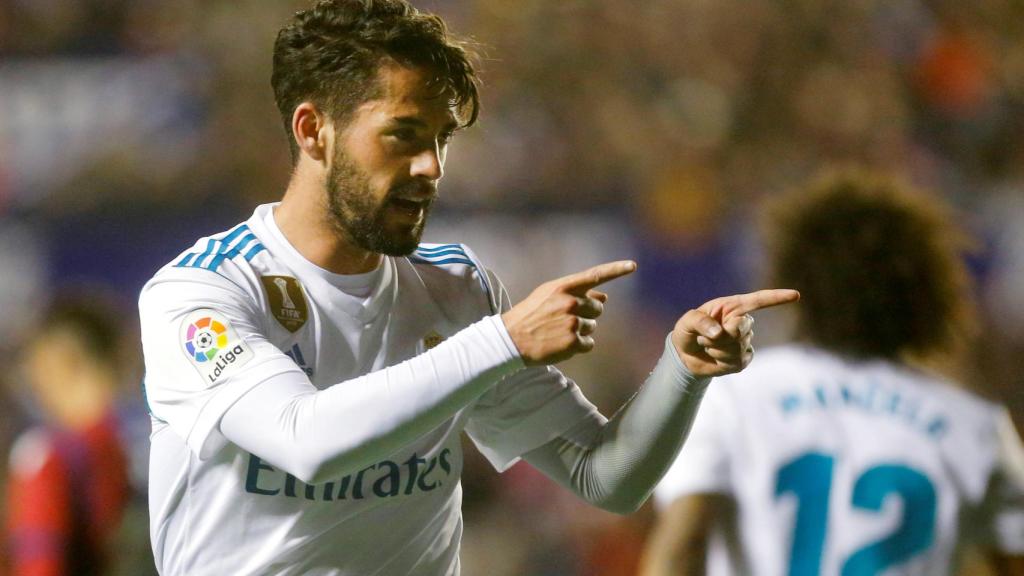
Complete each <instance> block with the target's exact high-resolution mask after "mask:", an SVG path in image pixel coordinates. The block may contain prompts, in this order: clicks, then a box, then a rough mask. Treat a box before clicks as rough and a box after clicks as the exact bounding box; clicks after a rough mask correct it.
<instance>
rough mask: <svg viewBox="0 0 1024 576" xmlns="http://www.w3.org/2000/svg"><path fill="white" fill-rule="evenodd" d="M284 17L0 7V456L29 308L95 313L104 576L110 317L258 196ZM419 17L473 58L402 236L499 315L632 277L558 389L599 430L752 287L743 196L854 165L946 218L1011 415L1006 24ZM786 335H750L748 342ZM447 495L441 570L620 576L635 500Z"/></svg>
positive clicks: (1015, 300) (843, 15) (267, 178)
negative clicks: (673, 348) (505, 301)
mask: <svg viewBox="0 0 1024 576" xmlns="http://www.w3.org/2000/svg"><path fill="white" fill-rule="evenodd" d="M306 4H307V3H306V2H298V1H274V2H268V1H266V0H245V1H230V2H229V1H226V0H179V1H176V2H161V1H156V0H77V1H70V0H0V266H2V273H0V381H2V384H3V386H2V387H0V390H2V391H0V462H6V455H7V451H8V450H9V447H10V443H11V441H12V438H13V437H14V436H15V435H16V434H17V432H18V431H19V430H21V429H22V428H23V427H24V426H26V425H27V424H28V423H29V422H30V421H31V417H32V409H31V404H30V402H28V401H27V400H26V397H25V393H24V387H23V386H22V383H21V382H20V380H21V375H20V373H19V343H20V342H21V341H23V339H24V338H25V337H26V336H27V335H29V334H31V333H32V327H33V321H34V319H35V318H36V317H37V315H38V313H39V311H40V309H41V307H42V306H43V305H45V303H46V301H47V299H48V298H49V297H50V296H51V295H53V294H55V293H58V292H62V291H67V290H87V291H95V292H97V293H103V294H106V295H111V296H112V297H114V298H116V299H117V300H118V301H119V302H120V304H121V307H122V312H123V315H122V317H121V318H119V320H120V321H122V322H123V323H124V326H125V327H126V329H127V330H128V331H129V337H128V338H127V339H126V343H125V361H124V373H125V376H124V393H123V398H122V404H123V406H122V407H121V409H120V412H121V414H122V415H123V429H124V436H125V439H126V442H127V444H128V445H129V446H130V448H131V453H132V455H133V474H134V480H135V483H136V485H137V487H138V488H139V490H140V495H139V496H138V498H137V499H136V504H135V505H134V507H133V508H132V510H131V512H130V514H129V515H128V517H127V519H126V522H125V528H124V530H122V532H123V535H124V539H125V543H124V544H123V545H122V546H121V548H120V550H121V551H122V556H123V557H122V562H121V566H120V568H119V573H122V574H147V573H152V572H153V570H152V568H151V560H150V558H149V556H148V555H149V551H148V540H147V534H146V510H145V504H144V502H145V501H144V497H143V495H142V492H141V491H143V490H144V488H145V474H146V462H145V453H146V448H147V439H146V433H147V429H148V422H147V419H146V417H145V414H144V407H143V405H142V400H141V397H140V394H139V389H138V381H139V378H140V375H141V367H140V363H141V361H140V358H139V355H138V344H137V327H136V319H135V316H136V311H135V307H134V301H135V298H136V295H137V293H138V291H139V289H140V287H141V286H142V284H143V282H144V281H145V280H146V279H147V278H148V277H149V276H150V275H151V274H152V273H153V272H154V271H155V270H156V269H157V268H158V267H159V266H160V265H162V264H163V263H164V262H166V261H168V260H169V259H170V258H172V257H173V256H175V255H176V254H177V253H178V252H179V251H180V250H182V249H184V248H185V247H186V246H187V245H189V244H190V243H191V242H192V241H193V240H194V239H195V238H196V237H198V236H201V235H205V234H208V233H211V232H214V231H218V230H223V229H226V228H227V227H228V226H230V225H232V224H234V223H235V222H237V221H239V220H241V219H244V218H246V217H247V216H248V215H249V214H250V213H251V210H252V208H253V207H254V206H255V205H256V204H257V203H261V202H267V201H272V200H275V199H277V198H278V197H279V196H280V194H281V192H282V190H283V187H284V185H285V183H286V181H287V176H288V167H289V161H288V153H287V148H286V144H285V139H284V138H285V137H284V134H283V131H282V129H281V124H280V121H279V119H278V115H277V111H276V109H275V107H274V104H273V100H272V96H271V92H270V88H269V80H268V79H269V62H270V49H271V45H272V42H273V37H274V34H275V32H276V30H277V29H278V28H279V27H280V26H281V24H282V23H283V22H284V21H285V20H286V19H287V17H288V15H289V14H290V13H291V12H293V11H294V10H296V9H298V8H300V7H302V6H305V5H306ZM416 4H417V5H418V6H419V7H421V8H425V9H429V10H432V11H436V12H439V13H440V14H442V15H443V16H445V18H446V19H447V20H448V22H449V23H450V24H451V26H452V27H453V28H454V30H455V31H457V32H459V33H461V34H464V35H468V36H470V37H472V38H473V39H474V40H476V41H477V42H479V43H480V44H481V47H482V49H483V51H484V53H485V58H484V61H483V71H482V77H483V80H484V86H483V103H484V111H483V115H482V118H481V121H480V124H479V126H478V127H475V128H474V129H472V130H470V131H469V132H466V133H462V134H459V135H458V136H457V137H456V140H455V143H454V145H453V146H452V149H451V152H450V155H449V160H448V165H447V167H446V172H447V174H446V176H445V180H444V182H443V183H442V186H441V193H442V199H441V201H440V203H439V206H438V207H436V208H435V211H434V219H433V221H432V224H431V226H430V227H429V228H428V233H427V238H428V239H430V240H442V241H465V242H467V243H468V244H470V245H471V246H473V247H474V249H475V250H476V251H477V252H478V253H479V254H480V255H481V256H482V258H484V260H485V261H486V262H488V263H489V264H490V265H491V266H492V267H493V268H495V269H496V271H497V272H498V273H499V274H500V275H501V276H502V277H503V279H504V280H505V282H506V284H507V285H508V286H509V289H510V291H511V293H512V295H513V297H514V298H522V297H523V296H525V295H526V294H527V293H528V291H529V290H530V289H531V288H532V287H533V286H534V285H536V284H537V283H539V282H541V281H544V280H546V279H549V278H552V277H555V276H558V275H562V274H564V273H567V272H570V271H574V270H575V269H578V268H581V267H584V266H587V265H590V264H593V263H597V262H599V261H604V260H607V259H611V258H619V257H632V258H636V259H637V260H638V261H639V263H640V269H639V271H638V273H637V274H636V275H634V277H632V278H631V279H629V280H628V281H620V282H618V283H617V284H616V285H613V286H612V288H611V292H612V301H611V306H610V310H611V311H610V312H609V314H608V316H609V317H608V320H607V321H606V322H604V323H603V324H602V328H601V331H600V332H599V336H600V337H599V340H598V341H599V348H598V351H597V352H596V353H594V354H592V355H590V356H589V357H585V358H583V359H578V360H574V361H572V362H571V363H569V364H568V365H567V366H566V370H567V371H568V372H569V373H570V374H571V375H573V376H575V377H577V378H578V379H579V381H580V382H581V384H582V386H583V388H584V390H585V392H586V393H587V394H588V396H590V397H591V398H592V399H593V400H595V401H596V402H597V403H598V404H599V405H601V406H602V407H603V408H604V410H605V411H606V413H608V411H609V410H611V409H613V408H614V407H615V406H617V405H618V403H620V402H621V401H622V400H623V399H624V398H626V397H627V396H628V395H629V394H630V393H631V391H632V390H633V389H634V387H635V385H636V384H637V383H638V382H639V381H640V380H641V379H642V378H643V377H644V376H645V374H646V371H647V370H648V369H649V367H650V366H651V365H652V363H653V361H654V360H655V359H656V357H657V356H658V354H659V353H660V348H661V345H662V339H663V337H664V334H665V333H666V332H667V331H668V330H669V329H670V328H671V326H672V324H673V323H674V321H675V319H676V317H678V315H679V314H681V313H682V312H683V311H684V310H685V309H687V308H689V307H692V306H695V305H698V304H700V303H701V302H703V301H704V300H706V299H707V298H709V297H711V296H715V295H721V294H726V293H733V292H736V291H741V290H747V289H751V288H755V287H759V286H760V281H759V275H760V274H761V272H762V270H761V267H760V263H761V259H760V257H759V251H760V248H759V246H758V242H757V238H756V228H755V222H756V217H757V214H758V209H759V203H760V201H761V200H763V199H764V198H767V197H770V196H771V195H773V194H775V193H777V192H778V191H780V190H783V189H785V188H787V187H791V186H794V185H797V184H799V183H800V182H801V181H802V180H803V179H804V178H805V177H807V176H808V175H810V174H812V173H813V172H815V171H816V170H817V169H818V168H819V167H821V166H822V165H823V164H826V163H829V162H845V163H849V162H855V163H863V164H867V165H871V166H876V167H881V168H884V169H888V170H893V171H895V172H897V173H900V174H903V175H905V176H906V177H907V178H910V179H911V180H913V181H914V182H916V183H918V184H920V185H922V186H925V187H927V188H928V189H929V190H931V191H932V192H931V193H933V194H935V195H937V196H941V197H943V198H945V199H947V200H949V201H950V202H952V203H953V204H954V205H955V206H956V207H957V209H958V210H959V211H960V212H961V214H962V216H961V220H962V221H963V223H964V224H965V225H967V226H968V227H969V228H970V229H971V230H972V231H973V232H974V234H975V235H976V236H977V239H978V243H977V251H976V253H974V254H973V255H971V257H970V260H971V269H972V271H973V273H974V275H975V277H976V280H977V281H978V291H977V299H978V302H979V304H980V307H981V309H982V312H983V318H984V324H983V331H982V338H981V340H980V341H979V343H978V345H977V346H976V347H975V348H974V351H975V353H974V356H975V357H974V358H973V364H972V368H971V370H970V371H969V373H968V377H967V380H968V381H969V385H971V386H973V387H975V388H977V389H979V390H983V391H984V392H985V393H988V394H992V395H993V396H995V397H997V398H1000V399H1002V400H1003V401H1005V402H1006V403H1007V404H1009V405H1010V407H1011V408H1012V409H1013V411H1014V413H1015V414H1017V415H1024V396H1022V395H1021V394H1020V392H1019V391H1018V388H1019V386H1020V385H1021V383H1022V374H1024V365H1022V363H1021V361H1020V358H1021V357H1022V353H1024V295H1022V294H1024V140H1022V135H1024V130H1022V129H1024V114H1022V112H1024V4H1022V3H1020V2H1016V1H1013V0H974V1H972V2H969V3H965V2H957V1H953V0H929V1H924V0H876V1H872V0H647V1H645V2H643V3H639V4H638V3H634V2H631V1H629V0H589V1H584V0H563V1H559V2H548V1H544V0H421V1H419V2H416ZM784 328H785V319H784V318H783V317H776V316H773V315H767V316H766V317H765V318H764V319H763V320H762V321H759V325H758V338H759V345H761V346H764V345H766V344H767V343H769V342H771V341H777V340H778V339H780V338H782V337H783V336H784ZM1022 421H1024V420H1022ZM4 466H5V464H0V472H2V471H3V470H2V468H3V467H4ZM2 476H3V475H2V474H0V477H2ZM0 482H2V481H0ZM464 482H465V486H466V503H465V511H466V524H467V526H466V537H465V540H464V554H463V558H464V567H465V570H464V572H465V573H467V574H485V573H486V574H492V575H498V574H536V575H547V574H550V575H570V574H630V573H632V572H631V570H632V569H631V566H632V565H633V562H635V555H636V554H637V551H638V548H639V546H640V543H641V542H642V539H643V537H644V534H645V532H646V530H647V528H648V526H649V523H650V520H651V511H650V508H649V506H648V507H645V509H644V510H643V511H641V512H640V513H639V514H636V515H633V516H630V517H626V518H621V517H616V516H612V515H610V514H605V513H602V512H599V511H595V510H593V509H590V508H588V507H587V506H585V505H584V504H582V503H580V502H577V501H575V499H574V498H573V497H572V496H571V495H569V494H568V493H567V492H565V491H564V490H561V489H559V488H556V487H555V486H554V485H552V484H551V483H550V482H549V481H547V480H546V479H545V478H543V477H541V476H540V475H539V474H537V473H535V472H533V471H531V470H530V469H529V468H527V467H525V466H517V467H516V468H514V469H513V470H512V471H510V472H509V473H506V474H504V475H501V476H499V475H497V474H495V473H494V472H493V471H492V470H491V469H490V468H489V467H488V466H487V465H486V463H484V462H483V460H482V459H481V458H480V457H479V456H477V455H476V454H475V452H473V450H472V449H468V450H467V470H466V474H465V477H464ZM0 487H2V486H0ZM484 566H486V569H485V568H484ZM2 570H3V569H2V568H0V572H2Z"/></svg>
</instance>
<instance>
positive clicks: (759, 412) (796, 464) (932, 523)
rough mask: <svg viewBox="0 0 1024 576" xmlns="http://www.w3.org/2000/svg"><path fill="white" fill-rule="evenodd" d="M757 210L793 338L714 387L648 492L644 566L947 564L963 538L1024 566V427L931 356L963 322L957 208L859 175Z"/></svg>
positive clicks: (1007, 564)
mask: <svg viewBox="0 0 1024 576" xmlns="http://www.w3.org/2000/svg"><path fill="white" fill-rule="evenodd" d="M768 214H769V219H768V224H769V225H768V227H767V236H768V237H767V240H768V245H769V251H770V262H771V265H772V267H773V279H774V280H775V281H780V282H785V283H786V284H787V285H793V286H795V287H796V288H798V289H800V290H802V293H803V302H802V303H801V306H800V307H799V309H797V331H798V336H799V337H798V339H797V341H796V342H794V343H792V344H790V345H785V346H780V347H777V348H773V349H769V350H766V351H762V352H761V353H760V355H759V358H758V361H757V363H756V364H755V365H754V366H752V367H751V368H750V369H748V370H747V371H745V372H743V373H742V374H737V375H734V376H730V377H727V378H722V379H719V380H717V381H716V382H715V385H714V386H712V389H711V390H710V391H709V393H708V395H707V397H706V398H705V400H704V406H703V407H702V408H701V412H700V414H699V415H698V416H697V417H696V421H695V423H694V427H693V430H692V431H691V433H690V436H689V439H688V440H687V444H686V445H685V447H684V448H683V449H682V451H681V453H680V455H679V459H678V460H677V462H676V463H675V464H674V465H673V466H672V468H671V469H670V470H669V472H668V473H667V474H666V475H665V478H664V479H663V480H662V482H661V483H660V484H659V486H658V488H657V489H656V491H655V501H656V503H657V504H658V507H659V509H660V519H659V522H658V524H657V526H656V528H655V530H654V532H653V533H652V536H651V537H650V540H649V543H648V548H647V551H646V555H645V560H644V571H643V574H645V575H646V576H660V575H668V574H671V575H673V576H680V575H695V574H701V575H703V574H771V575H779V574H788V575H791V576H811V575H817V574H841V575H843V576H855V575H861V574H887V575H893V576H895V575H911V574H917V575H922V576H924V575H927V576H941V575H945V574H954V573H956V566H957V561H958V554H959V553H960V552H961V549H962V547H963V546H964V545H965V544H968V543H972V544H974V545H976V546H978V547H980V548H981V549H982V550H984V551H986V552H987V553H988V554H989V555H990V556H991V558H992V560H993V561H994V562H993V563H994V564H995V565H996V566H998V567H1000V570H1001V571H1000V573H1001V574H1024V572H1022V571H1021V569H1022V567H1024V564H1022V557H1021V554H1022V553H1024V477H1022V465H1024V461H1022V460H1021V458H1022V456H1021V454H1022V452H1021V446H1020V440H1019V439H1018V437H1017V435H1016V432H1015V431H1014V429H1013V426H1012V424H1011V423H1010V422H1009V420H1008V417H1007V415H1006V413H1005V411H1002V410H1000V409H999V408H997V407H996V406H995V405H992V404H990V403H989V402H987V401H984V400H982V399H981V398H979V397H977V396H975V395H974V394H971V393H969V392H967V391H965V390H962V389H958V388H957V387H955V385H954V384H952V383H951V382H949V381H947V380H944V379H943V378H941V377H939V376H937V375H936V374H934V373H932V372H931V371H929V370H928V369H924V368H923V366H924V365H934V364H936V363H939V362H942V361H944V360H945V359H946V358H947V357H948V356H949V355H952V354H953V353H954V351H955V350H956V348H957V347H958V346H960V345H962V339H963V336H964V335H965V334H968V333H970V331H971V328H970V324H971V313H970V309H969V305H968V302H969V301H970V300H969V299H970V293H969V291H968V290H967V275H966V273H965V270H964V266H963V264H962V261H961V259H960V253H959V248H962V240H960V239H961V238H962V237H963V235H962V234H961V233H960V232H958V231H957V229H956V227H955V226H954V224H953V222H951V221H950V219H949V216H948V210H947V209H945V208H944V207H942V206H941V205H940V204H939V201H938V200H937V199H936V198H927V197H925V196H922V195H920V193H917V192H914V191H912V190H910V189H908V188H906V187H905V186H904V185H903V184H901V183H899V182H897V181H894V180H889V179H886V178H884V177H881V176H878V175H871V174H864V173H858V172H852V171H851V172H843V173H833V174H831V175H827V176H823V177H821V178H820V179H818V180H816V181H814V182H813V183H812V184H810V185H808V186H807V187H806V188H805V189H802V190H796V191H794V192H791V193H789V194H788V195H786V196H784V197H783V198H781V199H779V200H777V202H776V203H775V204H774V205H773V207H772V209H771V210H770V211H769V212H768ZM958 340H960V341H961V342H959V343H958Z"/></svg>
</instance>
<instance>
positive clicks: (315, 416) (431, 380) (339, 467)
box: [221, 317, 522, 482]
mask: <svg viewBox="0 0 1024 576" xmlns="http://www.w3.org/2000/svg"><path fill="white" fill-rule="evenodd" d="M500 323H501V320H500V318H498V317H492V318H488V319H485V320H483V321H481V322H478V323H476V324H473V325H471V326H469V327H467V328H466V329H464V330H462V331H460V332H459V333H458V334H456V335H454V336H452V337H451V338H449V339H448V340H447V341H446V342H443V343H442V344H440V345H438V346H437V347H436V348H434V349H433V350H430V351H429V352H426V353H424V354H421V355H419V356H416V357H415V358H412V359H410V360H407V361H405V362H402V363H401V364H398V365H396V366H392V367H389V368H386V369H384V370H379V371H377V372H373V373H371V374H367V375H364V376H361V377H359V378H355V379H352V380H348V381H345V382H341V383H339V384H336V385H334V386H331V387H330V388H327V389H326V390H322V391H318V390H317V389H316V388H314V387H313V386H312V384H310V383H309V381H308V380H307V379H306V378H305V377H304V376H303V375H302V374H301V373H300V372H294V373H288V374H281V375H278V376H276V377H274V378H273V379H271V380H269V381H266V382H263V383H262V384H259V385H257V386H256V387H255V388H254V389H253V390H251V391H250V392H248V393H247V394H245V395H244V396H242V398H241V399H239V400H238V402H236V403H235V405H234V406H232V407H231V408H230V409H229V410H228V411H227V413H226V414H225V415H224V417H223V418H222V420H221V432H222V433H223V434H224V436H225V437H227V438H228V439H229V440H231V441H232V442H234V443H235V444H237V445H238V446H240V447H242V448H243V449H245V450H247V451H249V452H251V453H253V454H256V455H258V456H259V457H260V458H262V459H264V460H266V461H268V462H270V463H272V464H274V465H275V466H277V467H279V468H281V469H283V470H285V471H286V472H288V473H290V474H292V475H293V476H296V477H297V478H299V479H301V480H303V481H305V482H317V481H320V480H322V479H324V478H329V477H335V476H339V475H343V474H344V473H347V472H349V471H352V470H356V469H359V468H361V467H363V466H365V465H367V464H370V463H373V462H375V461H377V460H378V459H380V458H383V457H385V456H387V455H388V454H391V453H393V452H394V451H395V450H397V449H399V448H400V447H401V446H403V445H406V444H409V443H410V442H412V441H414V440H415V439H416V438H418V437H420V436H422V435H423V434H425V433H427V432H429V431H430V430H432V429H433V428H435V427H437V426H439V425H440V424H441V423H443V422H444V421H445V420H447V419H449V418H451V417H452V416H453V415H455V413H456V412H458V411H459V410H460V409H462V408H463V407H465V406H466V405H468V404H469V403H471V402H472V401H473V400H475V399H476V398H477V397H479V396H480V395H481V394H483V393H484V392H485V391H487V390H488V389H489V388H490V387H491V386H493V385H494V384H495V383H496V382H497V381H498V380H500V379H501V378H502V377H504V376H505V375H507V374H510V373H512V372H514V371H516V370H518V369H519V368H520V367H521V366H522V362H521V360H520V359H519V357H518V355H517V353H516V351H515V348H514V346H512V347H511V348H510V344H509V342H508V340H507V335H505V334H503V333H502V332H501V331H502V330H503V327H502V326H501V325H500Z"/></svg>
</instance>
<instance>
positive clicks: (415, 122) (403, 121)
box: [391, 116, 459, 132]
mask: <svg viewBox="0 0 1024 576" xmlns="http://www.w3.org/2000/svg"><path fill="white" fill-rule="evenodd" d="M391 122H392V123H393V124H398V125H401V126H412V127H415V128H427V123H426V122H424V121H423V120H421V119H419V118H417V117H416V116H396V117H394V118H392V119H391ZM458 128H459V123H458V122H456V121H454V120H452V121H450V122H447V123H445V125H444V126H443V127H442V131H443V132H454V131H456V130H457V129H458Z"/></svg>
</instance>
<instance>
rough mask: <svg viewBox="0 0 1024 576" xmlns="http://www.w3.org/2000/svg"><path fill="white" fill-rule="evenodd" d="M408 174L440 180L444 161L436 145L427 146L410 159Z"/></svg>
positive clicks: (442, 174)
mask: <svg viewBox="0 0 1024 576" xmlns="http://www.w3.org/2000/svg"><path fill="white" fill-rule="evenodd" d="M409 172H410V174H409V175H410V176H419V177H422V178H426V179H428V180H431V181H434V180H440V179H441V177H442V176H444V163H443V161H442V160H441V152H440V151H439V150H438V148H437V146H432V147H429V148H427V149H425V150H423V151H422V152H420V153H419V154H417V155H416V156H414V157H413V159H412V166H411V168H410V170H409Z"/></svg>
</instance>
